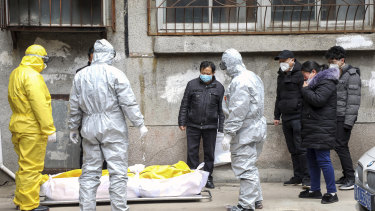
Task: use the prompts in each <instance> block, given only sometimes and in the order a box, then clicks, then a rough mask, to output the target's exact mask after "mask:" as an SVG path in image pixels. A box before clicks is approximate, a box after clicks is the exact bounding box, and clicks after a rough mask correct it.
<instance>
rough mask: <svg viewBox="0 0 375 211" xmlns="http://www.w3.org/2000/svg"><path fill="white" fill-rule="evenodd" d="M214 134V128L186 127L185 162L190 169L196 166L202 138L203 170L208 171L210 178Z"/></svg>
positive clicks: (212, 168) (215, 131)
mask: <svg viewBox="0 0 375 211" xmlns="http://www.w3.org/2000/svg"><path fill="white" fill-rule="evenodd" d="M216 135H217V130H216V129H199V128H195V127H187V129H186V136H187V149H188V152H187V164H188V166H189V167H190V168H191V169H196V168H197V167H198V165H199V145H200V142H201V138H202V139H203V151H204V163H205V165H204V168H203V170H205V171H207V172H210V176H209V178H211V179H212V176H211V175H212V171H213V170H214V160H215V144H216Z"/></svg>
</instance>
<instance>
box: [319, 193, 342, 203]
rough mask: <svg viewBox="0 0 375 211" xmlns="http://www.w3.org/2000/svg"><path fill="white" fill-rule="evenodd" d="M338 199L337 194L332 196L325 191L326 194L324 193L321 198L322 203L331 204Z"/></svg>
mask: <svg viewBox="0 0 375 211" xmlns="http://www.w3.org/2000/svg"><path fill="white" fill-rule="evenodd" d="M338 201H339V198H338V197H337V194H335V195H334V196H332V194H330V193H326V194H324V196H323V198H322V204H332V203H335V202H338Z"/></svg>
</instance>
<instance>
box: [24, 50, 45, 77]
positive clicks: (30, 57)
mask: <svg viewBox="0 0 375 211" xmlns="http://www.w3.org/2000/svg"><path fill="white" fill-rule="evenodd" d="M36 55H39V56H47V51H46V49H45V48H44V47H43V46H41V45H31V46H30V47H28V48H27V49H26V52H25V56H24V57H23V58H22V61H21V65H24V66H28V67H31V68H33V69H34V70H36V71H38V72H39V73H40V72H42V70H44V68H45V64H44V62H43V59H42V58H41V57H38V56H36Z"/></svg>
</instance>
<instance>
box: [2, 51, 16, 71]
mask: <svg viewBox="0 0 375 211" xmlns="http://www.w3.org/2000/svg"><path fill="white" fill-rule="evenodd" d="M0 64H1V66H8V67H9V66H12V65H13V57H12V55H10V54H9V53H8V52H7V51H3V52H1V53H0Z"/></svg>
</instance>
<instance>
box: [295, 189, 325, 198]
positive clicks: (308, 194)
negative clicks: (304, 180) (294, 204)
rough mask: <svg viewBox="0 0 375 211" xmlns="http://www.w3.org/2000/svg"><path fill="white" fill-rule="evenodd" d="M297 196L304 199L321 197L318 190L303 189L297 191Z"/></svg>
mask: <svg viewBox="0 0 375 211" xmlns="http://www.w3.org/2000/svg"><path fill="white" fill-rule="evenodd" d="M298 197H299V198H305V199H321V198H322V193H321V192H320V191H310V190H305V191H302V192H301V193H299V195H298Z"/></svg>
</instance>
